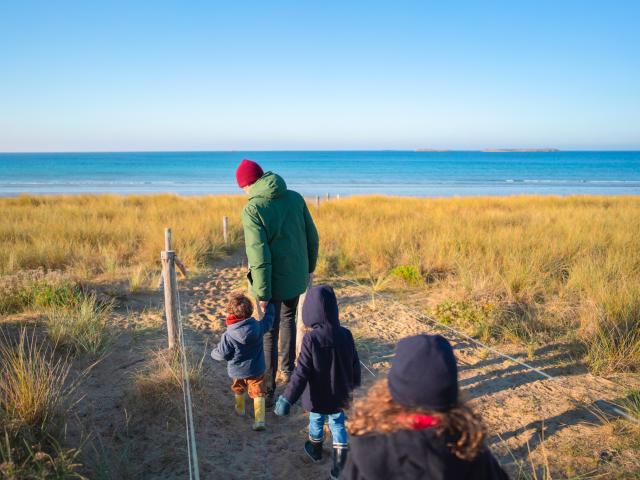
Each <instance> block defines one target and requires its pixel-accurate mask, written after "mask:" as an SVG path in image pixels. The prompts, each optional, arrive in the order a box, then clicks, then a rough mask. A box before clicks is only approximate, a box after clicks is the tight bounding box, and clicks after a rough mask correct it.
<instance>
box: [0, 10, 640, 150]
mask: <svg viewBox="0 0 640 480" xmlns="http://www.w3.org/2000/svg"><path fill="white" fill-rule="evenodd" d="M639 25H640V2H638V1H635V0H629V1H618V0H611V1H607V0H601V1H589V0H550V1H544V0H530V1H526V0H522V1H520V0H509V1H504V2H490V1H479V0H470V1H452V2H445V1H442V0H438V1H425V0H423V1H402V0H398V1H388V0H387V1H374V0H368V1H344V0H342V1H320V2H309V1H300V0H298V1H290V2H283V1H271V0H269V1H265V0H261V1H221V0H220V1H204V0H203V1H193V0H189V1H184V2H180V1H171V2H166V1H161V0H154V1H148V2H143V1H101V2H98V1H88V0H84V1H62V0H56V1H51V0H49V1H42V2H34V1H29V0H13V1H12V0H5V1H2V2H0V151H78V150H79V151H92V150H227V149H239V150H241V149H380V148H382V149H387V148H388V149H394V148H398V149H413V148H419V147H430V148H451V149H474V148H485V147H547V146H549V147H558V148H562V149H640V27H639Z"/></svg>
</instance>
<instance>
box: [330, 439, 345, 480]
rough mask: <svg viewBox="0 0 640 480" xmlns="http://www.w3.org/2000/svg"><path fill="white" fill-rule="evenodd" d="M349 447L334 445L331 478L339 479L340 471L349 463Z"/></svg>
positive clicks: (332, 479)
mask: <svg viewBox="0 0 640 480" xmlns="http://www.w3.org/2000/svg"><path fill="white" fill-rule="evenodd" d="M348 452H349V449H348V448H347V447H346V446H340V447H333V466H332V467H331V476H330V478H331V480H338V478H339V477H340V472H341V471H342V469H343V468H344V464H345V463H347V453H348Z"/></svg>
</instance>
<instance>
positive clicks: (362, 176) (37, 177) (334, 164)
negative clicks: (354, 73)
mask: <svg viewBox="0 0 640 480" xmlns="http://www.w3.org/2000/svg"><path fill="white" fill-rule="evenodd" d="M243 158H250V159H252V160H254V161H256V162H258V163H260V165H262V167H263V168H264V170H265V171H267V170H271V171H274V172H276V173H278V174H280V175H282V176H283V177H284V178H285V180H286V182H287V184H288V186H289V188H292V189H294V190H297V191H299V192H300V193H302V194H304V195H308V196H313V195H325V194H327V193H329V194H330V195H332V196H335V195H336V194H340V195H342V196H347V195H362V194H388V195H407V196H421V197H449V196H468V195H518V194H543V195H640V152H613V151H606V152H596V151H573V152H570V151H562V152H480V151H476V152H474V151H448V152H419V151H284V152H276V151H263V152H261V151H251V152H241V151H238V152H236V151H230V152H114V153H18V154H14V153H0V196H15V195H20V194H25V193H26V194H35V195H41V194H42V195H43V194H79V193H116V194H150V193H159V192H171V193H177V194H180V195H205V194H223V193H227V194H228V193H236V194H237V193H241V191H240V190H239V189H238V187H237V185H236V182H235V175H234V173H235V168H236V166H237V164H238V163H239V162H240V161H241V160H242V159H243Z"/></svg>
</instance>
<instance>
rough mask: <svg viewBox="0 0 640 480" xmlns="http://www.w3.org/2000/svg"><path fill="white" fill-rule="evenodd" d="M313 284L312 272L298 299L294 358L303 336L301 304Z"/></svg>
mask: <svg viewBox="0 0 640 480" xmlns="http://www.w3.org/2000/svg"><path fill="white" fill-rule="evenodd" d="M312 285H313V273H310V274H309V282H308V283H307V290H306V291H305V292H304V293H303V294H302V295H300V299H299V300H298V312H297V314H296V358H298V355H299V354H300V348H301V347H302V337H304V333H305V332H304V322H303V321H302V304H303V303H304V299H305V297H306V296H307V291H308V290H309V289H310V288H311V286H312Z"/></svg>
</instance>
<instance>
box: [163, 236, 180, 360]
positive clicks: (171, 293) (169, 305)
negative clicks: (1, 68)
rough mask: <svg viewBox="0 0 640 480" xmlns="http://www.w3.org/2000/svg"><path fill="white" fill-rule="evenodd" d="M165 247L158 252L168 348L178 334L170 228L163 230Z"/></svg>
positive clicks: (176, 298) (174, 341) (175, 281)
mask: <svg viewBox="0 0 640 480" xmlns="http://www.w3.org/2000/svg"><path fill="white" fill-rule="evenodd" d="M164 246H165V249H166V250H164V251H163V252H161V253H160V260H161V261H162V278H163V280H164V311H165V315H166V317H167V337H168V343H169V348H174V347H175V344H176V338H177V336H178V327H177V325H178V296H177V293H178V284H177V280H176V252H174V251H173V250H171V229H170V228H166V229H165V231H164Z"/></svg>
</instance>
